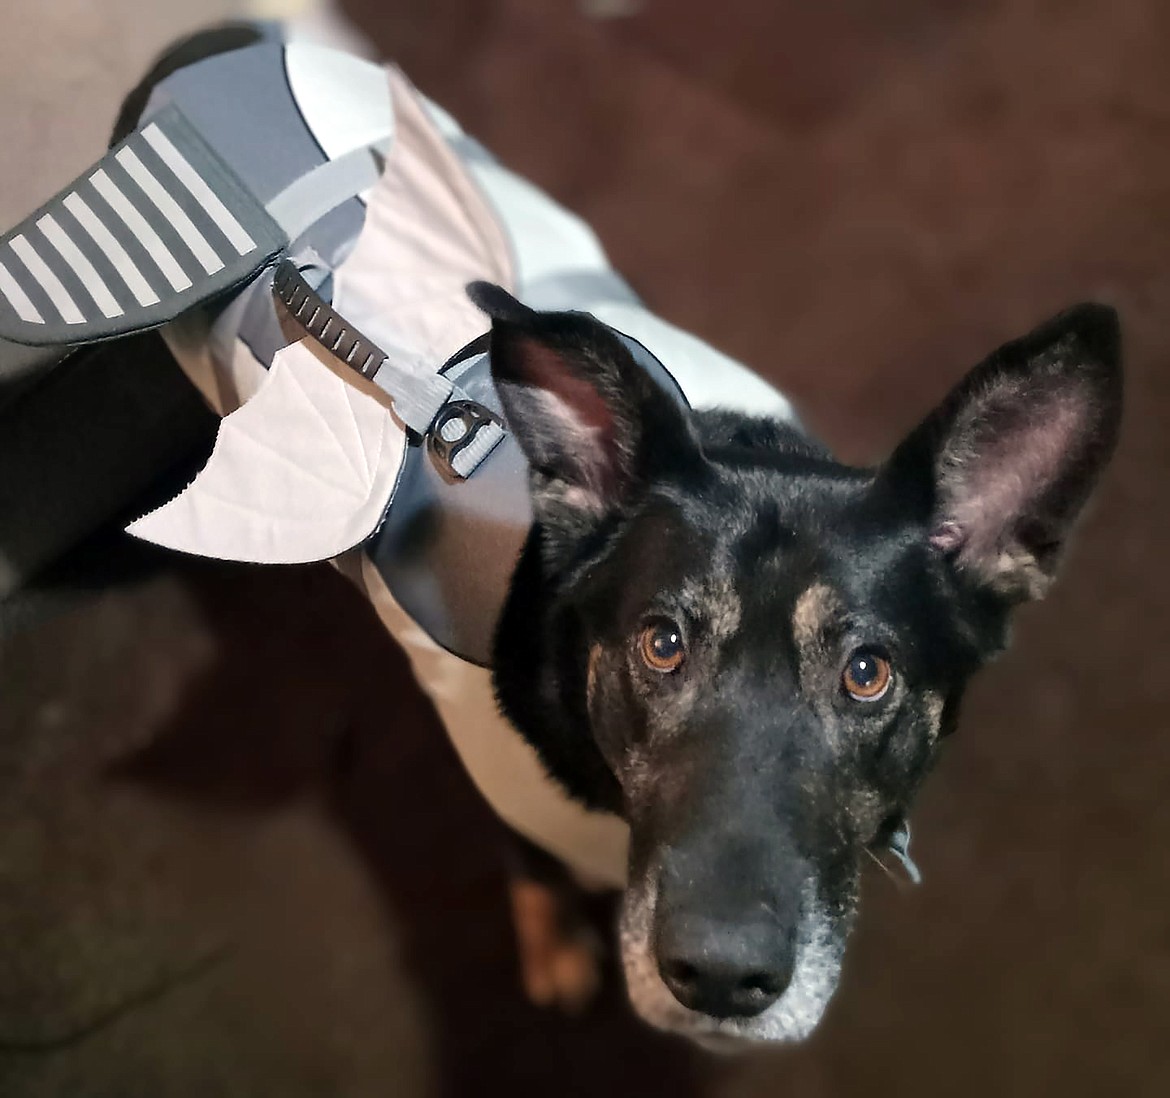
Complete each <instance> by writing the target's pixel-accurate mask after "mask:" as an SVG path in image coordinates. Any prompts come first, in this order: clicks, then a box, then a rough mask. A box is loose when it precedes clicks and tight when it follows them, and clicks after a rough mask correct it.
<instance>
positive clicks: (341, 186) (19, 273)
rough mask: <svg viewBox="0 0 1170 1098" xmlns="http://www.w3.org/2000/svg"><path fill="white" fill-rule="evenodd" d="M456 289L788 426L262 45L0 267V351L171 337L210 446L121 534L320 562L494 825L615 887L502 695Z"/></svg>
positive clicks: (502, 205)
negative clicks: (540, 312)
mask: <svg viewBox="0 0 1170 1098" xmlns="http://www.w3.org/2000/svg"><path fill="white" fill-rule="evenodd" d="M474 279H487V280H489V281H492V282H496V283H498V284H500V285H502V286H504V287H505V288H506V289H508V290H509V291H510V292H512V293H513V294H514V295H515V296H517V297H518V298H520V299H521V300H523V301H524V302H525V303H526V304H528V305H530V306H532V307H533V308H538V309H557V310H561V309H574V310H582V311H587V312H590V313H592V314H594V315H595V316H596V317H597V318H598V319H600V320H602V321H603V322H604V323H606V324H608V325H610V326H611V327H612V328H613V329H614V330H615V331H616V332H617V333H618V334H619V335H620V336H621V338H623V339H624V340H625V341H626V343H627V346H629V348H630V350H631V351H632V353H633V354H634V356H635V358H636V359H637V361H639V362H640V363H641V364H642V365H643V366H644V368H645V369H647V370H648V371H649V372H650V374H651V375H652V376H653V377H654V378H655V379H656V380H657V381H658V382H659V383H660V384H661V385H662V386H663V387H664V388H665V389H666V390H667V391H669V392H670V393H672V394H673V395H674V396H675V397H676V398H677V399H678V400H680V401H683V402H685V403H687V404H689V405H690V406H692V407H695V408H705V407H714V406H719V407H727V408H733V409H738V410H742V411H745V412H748V413H752V414H756V415H772V416H777V417H780V418H791V414H792V413H791V409H790V407H789V405H788V402H787V401H786V400H785V399H784V398H783V396H781V395H780V394H779V393H777V392H776V391H775V390H774V389H772V388H771V387H770V386H769V385H767V384H766V383H765V382H764V381H763V380H762V379H760V378H759V377H758V376H757V375H755V374H754V373H752V372H751V371H749V370H747V369H746V368H745V367H743V366H742V365H740V364H738V363H736V362H734V361H733V360H731V359H730V358H728V357H727V356H725V355H723V354H721V353H719V352H718V351H716V350H714V349H713V348H711V347H709V346H708V345H707V344H705V343H703V342H702V341H700V340H698V339H696V338H695V337H693V336H691V335H688V334H687V333H685V332H683V331H681V330H679V329H678V328H676V327H674V326H673V325H671V324H669V323H667V322H666V321H664V320H662V319H660V318H659V317H656V316H655V315H654V314H652V313H651V312H649V311H648V310H647V309H646V308H645V307H644V306H643V305H642V303H641V302H640V301H639V300H638V298H637V296H636V295H635V294H634V292H633V291H632V290H631V289H630V287H629V286H628V285H627V284H626V282H625V281H624V280H623V279H622V278H621V277H620V276H619V275H618V274H617V273H616V272H615V271H614V270H613V269H612V268H611V267H610V265H609V262H608V260H607V259H606V256H605V253H604V252H603V250H602V248H601V246H600V244H599V243H598V241H597V239H596V237H595V236H594V234H593V233H592V232H591V231H590V229H589V228H588V226H586V225H585V224H584V223H583V222H582V221H581V220H580V219H578V218H577V217H575V216H574V215H572V214H570V213H569V212H567V211H566V210H564V209H563V208H562V207H560V206H559V205H557V204H556V203H555V202H553V201H552V200H551V199H550V198H549V197H548V196H547V195H545V194H543V193H542V192H541V191H539V190H538V189H537V188H535V187H533V186H532V185H531V184H529V183H527V182H526V181H524V180H523V179H521V178H520V177H518V176H516V175H515V174H513V173H511V172H509V171H508V170H507V169H506V168H504V167H503V166H501V165H500V164H499V163H498V162H497V161H496V160H495V158H494V157H492V156H491V154H490V153H488V152H487V151H486V150H485V149H484V148H483V147H482V146H481V145H479V144H478V143H477V142H476V141H474V140H473V139H472V138H470V137H468V136H467V135H466V134H465V133H464V132H463V131H462V130H461V129H460V127H459V126H458V124H457V123H456V122H455V121H454V120H453V119H452V118H451V117H450V116H449V115H447V114H446V113H445V112H444V111H442V110H441V109H440V108H439V107H437V106H436V105H435V104H433V103H431V102H429V101H428V100H427V99H425V98H424V97H423V96H421V95H420V94H419V93H418V92H417V91H416V90H415V89H414V88H413V87H412V86H411V85H410V84H409V82H408V81H407V79H406V77H405V76H404V75H403V74H402V73H401V72H400V71H399V70H398V69H396V68H394V67H393V66H389V67H384V66H379V65H375V64H371V63H369V62H367V61H364V60H362V59H360V58H357V57H354V56H351V55H349V54H347V53H344V52H340V51H337V50H332V49H327V48H323V47H320V46H316V45H310V44H306V43H299V42H298V43H285V42H282V41H278V40H272V37H271V35H270V36H269V39H268V40H266V41H261V42H259V43H257V44H255V45H251V46H247V47H245V48H241V49H237V50H234V51H232V52H229V53H224V54H220V55H217V56H215V57H211V58H208V59H206V60H203V61H199V62H197V63H195V64H192V65H189V66H187V67H186V68H182V69H179V70H178V71H177V72H174V73H172V74H171V75H170V76H168V77H166V78H165V79H163V80H162V81H161V82H160V83H158V84H157V85H156V86H155V88H154V90H153V92H152V93H151V95H150V97H149V100H148V102H147V104H146V107H145V109H144V111H143V113H142V117H141V119H140V121H139V123H138V125H137V127H136V128H135V130H134V131H133V132H132V133H131V134H130V135H129V136H128V137H127V138H126V139H125V140H124V141H122V142H120V143H119V144H118V145H116V146H115V147H114V148H112V149H111V150H110V152H109V153H108V154H107V155H106V156H105V157H103V158H102V159H101V160H100V161H99V162H98V163H96V164H95V165H93V166H92V167H91V168H90V169H89V170H87V171H86V172H85V173H83V174H82V176H80V177H79V178H78V179H77V180H76V181H75V182H74V183H73V184H71V185H70V186H69V187H67V188H66V189H65V190H63V191H62V192H61V193H60V194H58V195H57V196H56V197H55V198H54V199H52V200H51V201H50V202H49V203H47V204H46V205H45V206H44V207H42V208H41V209H40V210H38V211H37V212H36V213H35V214H33V215H32V216H31V217H30V218H28V219H26V220H25V221H24V222H23V223H22V224H21V225H20V226H18V227H17V228H16V229H14V230H12V231H11V232H10V233H8V234H6V235H5V236H4V237H3V238H2V239H0V338H2V339H6V340H9V341H11V342H15V343H24V344H32V345H40V346H48V345H64V344H68V345H76V344H80V343H85V342H90V341H95V340H102V339H112V338H117V337H118V336H121V335H125V334H129V333H130V332H133V331H139V330H142V329H145V328H151V327H161V328H162V330H163V335H164V338H165V339H166V341H167V343H168V345H169V347H170V348H171V350H172V352H173V353H174V355H175V357H176V358H177V360H178V361H179V363H180V365H181V366H182V367H183V369H184V371H185V372H186V373H187V375H188V376H189V377H190V378H191V380H192V381H193V382H194V383H195V384H196V385H197V386H198V387H199V388H200V390H201V391H202V392H203V394H204V396H205V397H206V399H207V400H208V402H209V403H210V404H211V405H212V406H213V407H214V408H215V409H216V411H217V412H219V413H220V414H221V416H223V417H224V418H223V421H222V424H221V428H220V432H219V437H218V439H217V442H216V446H215V449H214V451H213V453H212V456H211V458H210V460H209V461H208V464H207V466H206V468H205V469H204V470H203V472H202V473H201V474H200V475H199V476H198V477H197V478H196V480H195V481H194V482H193V483H192V484H191V486H190V487H188V489H187V490H186V491H184V492H183V493H182V494H180V495H179V496H178V497H177V498H176V499H175V500H173V501H172V502H170V503H168V504H167V505H165V506H164V507H162V508H160V509H159V510H158V511H155V512H153V513H151V514H149V515H146V516H144V517H143V518H141V519H140V520H138V521H137V522H135V523H133V524H132V525H131V526H130V527H129V530H130V532H131V533H133V534H135V535H136V536H138V537H141V538H145V539H147V540H150V541H153V542H156V543H158V544H161V545H165V546H168V547H171V548H174V549H178V550H181V551H184V552H188V553H195V554H199V555H203V556H211V557H217V558H222V559H229V560H241V561H255V562H262V563H298V562H307V561H316V560H332V561H333V562H334V563H335V564H336V565H337V566H338V567H339V568H340V569H341V570H342V571H343V572H344V573H345V574H346V575H348V576H349V577H350V578H351V579H352V580H353V582H355V583H356V584H357V585H358V586H359V587H360V588H361V590H363V591H364V592H365V593H366V595H367V596H368V597H369V599H370V601H371V602H372V603H373V605H374V607H375V608H376V610H377V612H378V614H379V615H380V617H381V619H382V621H383V622H384V623H385V625H386V627H387V629H388V630H389V631H390V632H391V634H392V635H393V636H394V637H395V639H396V640H397V641H398V642H399V643H400V644H401V645H402V647H403V648H404V649H405V651H406V652H407V654H408V656H409V658H410V660H411V663H412V666H413V669H414V673H415V675H416V677H417V679H418V681H419V683H420V685H421V686H422V688H423V689H424V690H425V691H426V692H427V694H428V695H429V696H430V698H431V699H432V701H433V702H434V704H435V706H436V708H437V710H438V712H439V715H440V717H441V718H442V720H443V722H444V724H445V726H446V728H447V731H448V733H449V734H450V737H451V740H452V742H453V744H454V746H455V748H456V750H457V752H458V754H459V756H460V758H461V759H462V761H463V763H464V765H465V766H466V768H467V770H468V772H469V774H470V775H471V777H472V779H473V780H474V782H475V783H476V785H477V786H478V787H479V789H480V790H481V792H482V793H483V794H484V796H485V797H486V798H487V800H488V801H489V802H490V803H491V805H492V806H493V807H494V809H495V810H496V812H497V813H498V814H499V815H500V816H501V818H502V819H503V820H504V821H505V822H506V823H508V824H509V825H510V826H512V827H513V828H515V829H516V830H517V831H519V832H520V833H521V834H523V835H525V836H526V837H528V838H529V839H531V840H532V841H534V842H536V843H537V844H538V845H540V846H542V847H544V848H545V849H547V850H548V851H550V852H551V853H553V854H555V855H557V856H558V857H560V858H561V859H563V860H564V861H565V862H566V863H567V864H568V865H569V866H570V867H571V868H573V869H574V870H576V871H577V872H578V874H579V875H580V876H582V877H583V878H586V879H590V880H593V881H596V882H598V883H602V884H609V885H620V884H621V883H622V882H623V881H624V877H625V858H626V844H627V833H626V828H625V825H624V823H623V822H622V821H621V820H619V819H618V818H617V817H614V816H611V815H609V814H606V813H598V812H592V811H589V810H587V809H585V808H584V807H583V806H581V805H580V804H578V803H576V802H575V801H573V800H571V799H570V798H569V797H568V796H567V795H566V794H565V793H564V791H563V790H562V789H561V788H560V786H559V785H557V784H556V783H555V782H554V781H553V780H552V779H551V777H550V776H549V775H548V774H547V772H546V771H545V770H544V769H543V766H542V765H541V763H540V762H539V760H538V758H537V756H536V753H535V751H534V750H533V749H532V748H531V746H530V745H528V743H527V742H526V741H524V740H523V738H522V737H521V736H520V735H519V734H518V733H517V732H516V730H515V729H514V728H513V727H512V726H511V725H510V724H509V723H508V722H507V721H506V720H505V719H504V718H503V717H502V716H501V715H500V714H499V712H498V709H497V707H496V704H495V700H494V696H493V693H492V688H491V680H490V670H489V662H490V656H491V639H492V633H493V630H494V626H495V623H496V620H497V618H498V616H499V612H500V609H501V607H502V605H503V602H504V599H505V597H506V595H507V591H508V585H509V582H510V578H511V575H512V572H513V569H514V567H515V564H516V561H517V558H518V555H519V552H520V549H521V547H522V545H523V542H524V539H525V537H526V535H527V532H528V530H529V527H530V524H531V512H530V508H529V500H528V492H527V469H526V465H525V462H524V459H523V456H522V455H521V453H520V450H519V448H518V446H517V445H516V442H515V440H514V439H513V438H512V436H511V435H510V434H509V432H508V430H507V425H506V423H504V421H503V419H502V415H501V409H500V407H499V403H498V401H497V399H496V395H495V392H494V389H493V386H492V381H491V374H490V362H489V360H488V347H487V342H486V340H485V338H484V334H485V332H486V329H487V326H488V325H487V322H486V320H485V318H484V317H483V316H482V315H481V314H479V313H478V311H477V310H476V309H475V308H474V307H473V306H472V305H471V303H470V301H469V300H468V299H467V297H466V294H465V292H464V290H465V286H466V285H467V283H468V282H470V281H472V280H474ZM387 708H388V720H387V724H388V727H389V728H390V729H391V730H392V728H393V699H392V698H390V699H387Z"/></svg>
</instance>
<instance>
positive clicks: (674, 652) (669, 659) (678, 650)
mask: <svg viewBox="0 0 1170 1098" xmlns="http://www.w3.org/2000/svg"><path fill="white" fill-rule="evenodd" d="M638 648H639V650H640V651H641V653H642V659H643V660H644V661H645V663H646V666H647V667H649V668H650V669H651V670H652V671H659V672H661V673H662V674H664V675H668V674H670V672H671V671H677V670H678V669H679V667H681V666H682V661H683V660H684V659H685V658H686V654H687V650H686V647H685V645H684V644H683V639H682V632H681V630H680V629H679V627H678V626H677V625H675V624H674V622H669V621H660V622H658V623H657V624H655V625H648V626H646V628H645V629H643V630H642V635H641V637H639V638H638Z"/></svg>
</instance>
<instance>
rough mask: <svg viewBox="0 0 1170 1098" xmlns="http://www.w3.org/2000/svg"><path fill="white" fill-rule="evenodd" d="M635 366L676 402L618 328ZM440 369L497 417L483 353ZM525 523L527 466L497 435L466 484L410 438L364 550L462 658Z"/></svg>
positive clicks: (481, 629) (478, 643)
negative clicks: (448, 476)
mask: <svg viewBox="0 0 1170 1098" xmlns="http://www.w3.org/2000/svg"><path fill="white" fill-rule="evenodd" d="M618 335H619V336H620V337H621V339H622V341H623V342H624V343H625V344H626V346H627V347H628V348H629V349H630V352H631V354H633V356H634V358H635V359H636V360H637V362H638V363H639V364H640V365H641V366H642V367H643V368H644V369H645V370H646V371H647V373H649V374H650V376H651V377H652V378H653V379H654V381H655V382H657V383H658V384H659V385H661V386H662V388H663V389H664V390H665V391H666V392H668V393H670V394H671V395H672V396H673V397H674V398H675V399H676V400H678V401H679V403H680V404H683V405H685V404H686V398H685V396H684V395H683V392H682V390H681V389H680V388H679V385H678V383H677V382H676V381H675V380H674V378H673V377H672V376H671V375H670V373H669V372H668V371H667V370H666V368H665V367H664V366H663V365H662V363H661V362H659V361H658V359H657V358H656V357H655V356H654V355H653V354H651V353H650V352H649V351H648V350H647V349H646V348H645V347H644V346H642V344H640V343H638V342H637V340H633V339H630V338H629V337H628V336H625V335H623V334H622V333H620V332H619V333H618ZM460 359H461V355H457V356H456V365H454V366H453V367H451V368H449V369H447V370H446V371H445V372H446V373H447V374H448V375H449V376H450V377H451V379H452V380H453V381H455V382H456V383H457V384H458V386H459V388H460V389H462V390H464V391H465V392H466V394H467V395H468V396H469V397H470V398H471V399H472V400H477V401H479V402H480V403H481V404H483V405H485V406H486V407H488V408H490V409H491V410H492V411H494V412H496V413H497V414H500V412H501V409H500V404H499V400H498V398H497V397H496V392H495V387H494V386H493V384H492V380H491V365H490V362H489V359H488V356H487V355H486V354H479V355H476V356H474V357H471V358H468V359H466V360H465V361H460ZM531 524H532V509H531V503H530V501H529V497H528V466H527V463H526V462H525V460H524V456H523V454H522V453H521V452H520V448H519V446H518V445H517V444H516V440H515V438H514V436H512V435H511V434H507V435H505V437H504V439H503V441H502V442H500V444H499V445H497V446H496V447H495V449H494V450H492V452H491V453H490V454H489V455H488V457H487V458H486V459H485V460H484V462H483V463H482V464H481V465H480V466H479V468H478V469H476V471H475V472H474V473H472V474H471V477H470V478H469V479H468V480H466V481H456V482H451V481H448V480H446V479H444V477H443V475H442V474H441V473H440V472H439V470H438V468H437V467H436V465H435V462H434V460H433V458H432V456H431V454H430V452H429V451H428V450H427V449H426V447H425V446H424V445H418V444H411V445H410V446H408V448H407V453H406V460H405V462H404V465H403V470H402V475H401V477H400V478H399V482H398V488H397V490H396V492H395V495H394V499H393V501H392V504H391V506H390V508H389V510H388V512H387V515H386V519H385V522H384V523H383V525H382V526H381V527H380V528H379V530H378V531H377V532H376V533H375V534H374V536H373V537H372V538H371V539H370V541H369V542H367V543H366V552H367V553H368V554H369V556H370V558H371V559H372V560H373V562H374V565H375V567H377V569H378V571H379V573H380V574H381V575H382V578H383V579H384V580H385V581H386V584H387V586H388V587H389V588H390V591H391V593H392V594H393V595H394V597H395V599H397V600H398V602H399V603H400V604H401V605H402V607H403V608H404V609H405V610H406V612H407V613H408V614H410V616H411V617H412V618H414V620H415V621H417V622H418V623H419V625H420V626H422V628H423V629H424V630H425V631H426V633H427V634H428V635H429V636H430V637H431V638H432V639H433V640H434V641H435V643H437V644H439V645H441V646H442V647H443V648H446V649H447V650H448V651H449V652H453V653H454V654H455V655H457V656H459V657H460V658H462V659H465V660H469V661H471V662H472V663H478V664H487V663H488V662H489V661H490V659H491V645H492V637H493V635H494V631H495V626H496V621H497V619H498V618H499V614H500V610H501V609H502V608H503V605H504V599H505V597H506V595H507V592H508V585H509V583H510V582H511V579H512V572H513V571H514V569H515V566H516V562H517V560H518V558H519V553H520V549H521V548H522V547H523V544H524V539H525V538H526V537H527V535H528V529H529V527H530V526H531Z"/></svg>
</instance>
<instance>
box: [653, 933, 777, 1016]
mask: <svg viewBox="0 0 1170 1098" xmlns="http://www.w3.org/2000/svg"><path fill="white" fill-rule="evenodd" d="M657 954H658V971H659V973H660V974H661V976H662V979H663V982H664V983H665V984H666V986H667V987H668V988H670V991H671V994H673V995H674V997H675V998H676V999H677V1000H678V1001H679V1002H680V1003H682V1005H683V1006H685V1007H688V1008H690V1009H691V1010H694V1011H697V1012H698V1013H700V1014H706V1015H709V1016H711V1017H713V1018H734V1017H738V1018H747V1017H752V1016H754V1015H756V1014H761V1013H763V1012H764V1011H765V1010H766V1009H767V1008H768V1007H769V1006H771V1005H772V1004H773V1003H774V1002H775V1001H776V1000H777V999H778V998H779V997H780V996H781V994H783V992H784V989H785V988H787V987H788V984H789V982H790V981H791V980H792V971H793V968H794V966H795V949H794V948H793V942H792V935H790V934H785V933H784V931H783V930H782V929H781V928H780V927H778V926H776V925H775V923H758V924H751V925H746V926H745V925H741V924H736V923H727V922H717V921H714V920H711V919H705V918H700V917H697V916H690V917H687V916H675V917H674V918H671V919H669V920H668V921H667V922H666V924H665V925H664V926H662V927H661V928H660V930H659V934H658V942H657Z"/></svg>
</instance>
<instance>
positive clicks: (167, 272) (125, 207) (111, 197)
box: [89, 168, 191, 290]
mask: <svg viewBox="0 0 1170 1098" xmlns="http://www.w3.org/2000/svg"><path fill="white" fill-rule="evenodd" d="M89 181H90V182H91V183H92V184H93V186H94V189H95V190H96V191H97V193H98V194H100V195H101V196H102V198H104V199H105V200H106V201H107V202H108V203H109V204H110V208H111V209H112V210H113V211H114V213H116V214H117V215H118V216H119V217H120V218H121V219H122V220H123V221H124V222H126V227H127V228H128V229H129V230H130V231H131V232H132V233H133V234H134V235H135V236H136V237H137V238H138V240H139V242H140V243H141V244H142V246H143V247H144V248H145V249H146V250H147V251H148V252H149V253H150V258H151V259H153V260H154V261H155V263H157V264H158V269H159V270H160V271H162V273H163V276H164V277H165V278H166V280H167V281H168V282H169V283H170V284H171V286H172V287H173V288H174V289H176V290H186V289H189V288H190V286H191V280H190V279H189V278H188V277H187V276H186V274H184V272H183V268H182V267H180V266H179V264H178V262H177V261H176V259H175V257H174V256H173V255H171V253H170V252H169V251H168V250H167V246H166V245H165V244H164V243H163V242H162V241H161V240H160V239H159V236H158V233H156V232H155V231H154V230H153V229H152V228H151V227H150V226H149V225H148V224H147V222H146V218H145V217H143V216H142V214H140V213H139V212H138V211H137V210H136V209H135V208H134V205H133V204H132V203H131V201H130V199H128V198H127V197H126V196H125V195H124V194H123V193H122V192H121V191H120V190H118V188H117V187H116V186H115V185H114V181H113V180H112V179H111V178H110V177H109V176H108V175H106V173H105V171H103V170H102V169H101V168H99V169H98V170H97V171H96V172H94V173H93V175H91V176H90V177H89Z"/></svg>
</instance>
